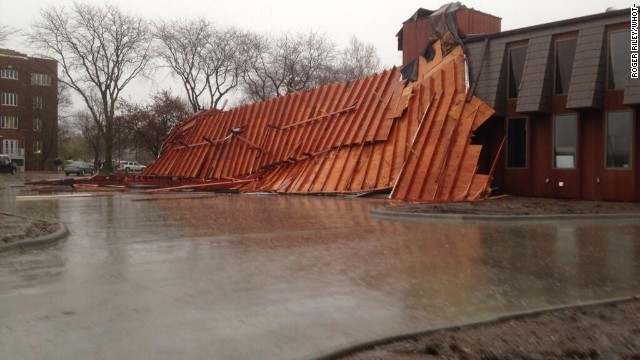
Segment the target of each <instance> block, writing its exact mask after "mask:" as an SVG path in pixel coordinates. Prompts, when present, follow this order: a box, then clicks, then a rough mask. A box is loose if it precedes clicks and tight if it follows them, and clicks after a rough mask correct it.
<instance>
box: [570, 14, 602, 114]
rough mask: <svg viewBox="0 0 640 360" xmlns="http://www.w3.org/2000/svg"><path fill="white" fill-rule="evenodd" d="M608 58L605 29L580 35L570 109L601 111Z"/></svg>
mask: <svg viewBox="0 0 640 360" xmlns="http://www.w3.org/2000/svg"><path fill="white" fill-rule="evenodd" d="M605 55H606V44H605V27H604V26H596V27H591V28H586V29H582V30H580V31H579V33H578V41H577V43H576V55H575V59H574V61H573V72H572V73H571V82H570V84H569V93H568V96H567V108H571V109H581V108H596V109H600V108H602V106H603V98H604V89H605V83H604V82H605V70H606V69H605V64H606V61H605V60H606V58H605Z"/></svg>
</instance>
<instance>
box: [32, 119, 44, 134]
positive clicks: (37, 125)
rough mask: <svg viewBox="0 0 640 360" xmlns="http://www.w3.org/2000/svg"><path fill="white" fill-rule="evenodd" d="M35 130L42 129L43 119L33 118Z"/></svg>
mask: <svg viewBox="0 0 640 360" xmlns="http://www.w3.org/2000/svg"><path fill="white" fill-rule="evenodd" d="M33 131H42V119H33Z"/></svg>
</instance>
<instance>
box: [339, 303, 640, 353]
mask: <svg viewBox="0 0 640 360" xmlns="http://www.w3.org/2000/svg"><path fill="white" fill-rule="evenodd" d="M343 359H352V360H356V359H358V360H363V359H466V360H517V359H519V360H538V359H540V360H547V359H571V360H576V359H620V360H640V300H637V299H636V300H631V301H625V302H618V303H610V304H605V305H592V306H583V307H576V308H571V309H565V310H558V311H552V312H546V313H543V314H538V315H532V316H524V317H519V318H513V319H510V320H504V321H500V322H496V323H490V324H484V325H473V326H467V327H460V328H457V329H453V330H443V331H437V332H433V333H430V334H427V335H423V336H418V337H415V338H412V339H409V340H405V341H399V342H395V343H391V344H388V345H381V346H377V347H375V348H373V349H370V350H368V351H364V352H360V353H357V354H354V355H351V356H349V357H345V358H343Z"/></svg>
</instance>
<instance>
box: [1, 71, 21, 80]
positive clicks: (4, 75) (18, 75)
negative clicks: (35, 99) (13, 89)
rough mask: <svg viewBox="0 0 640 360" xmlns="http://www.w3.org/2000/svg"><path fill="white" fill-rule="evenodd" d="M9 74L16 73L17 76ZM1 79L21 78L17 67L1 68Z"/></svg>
mask: <svg viewBox="0 0 640 360" xmlns="http://www.w3.org/2000/svg"><path fill="white" fill-rule="evenodd" d="M8 74H15V77H14V76H9V75H8ZM0 79H7V80H19V79H20V73H19V72H18V70H15V69H0Z"/></svg>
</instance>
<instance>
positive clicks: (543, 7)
mask: <svg viewBox="0 0 640 360" xmlns="http://www.w3.org/2000/svg"><path fill="white" fill-rule="evenodd" d="M0 1H2V3H1V4H0V23H2V24H7V25H11V26H13V27H15V28H18V29H24V30H26V29H28V27H29V24H30V23H31V22H32V21H33V20H35V19H36V18H38V16H39V14H40V9H41V8H42V7H47V6H50V5H52V4H70V3H71V2H72V0H0ZM83 2H86V3H93V4H98V5H101V4H104V3H105V1H103V0H85V1H83ZM109 2H110V3H113V4H116V5H117V6H119V7H120V8H122V9H124V10H128V11H131V12H134V13H137V14H138V15H141V16H143V17H145V18H147V19H149V20H152V19H158V18H164V19H174V18H191V17H198V16H205V17H207V18H208V19H210V20H212V21H214V22H216V23H219V24H223V25H234V26H237V27H240V28H244V29H251V30H254V31H258V32H263V33H273V34H278V33H280V32H283V31H290V32H298V31H304V32H306V31H309V30H314V31H320V32H321V33H325V34H327V35H328V36H329V37H330V38H331V39H333V40H334V41H335V42H336V44H338V45H339V46H341V47H342V46H344V45H345V44H347V42H348V40H349V38H350V37H351V36H356V37H357V38H358V39H360V40H361V41H364V42H367V43H371V44H373V45H375V46H376V48H377V50H378V54H379V55H380V58H381V60H382V64H383V65H385V67H391V66H393V65H399V63H400V62H401V61H402V57H401V55H400V52H398V51H397V40H396V37H395V35H396V33H397V32H398V30H399V29H400V28H401V26H402V22H403V21H405V20H406V19H408V18H409V17H410V16H411V15H412V14H413V13H414V12H415V11H416V10H417V9H418V8H420V7H422V8H426V9H430V10H435V9H437V8H438V7H440V5H442V4H444V3H445V2H434V1H425V0H422V1H420V0H394V1H390V0H316V1H306V0H270V1H264V0H263V1H260V0H231V1H229V0H226V1H220V0H111V1H109ZM461 2H462V4H463V5H466V6H467V7H470V8H474V9H476V10H479V11H482V12H485V13H489V14H492V15H495V16H498V17H500V18H502V30H510V29H515V28H520V27H525V26H530V25H537V24H541V23H546V22H551V21H556V20H562V19H567V18H572V17H578V16H583V15H590V14H595V13H599V12H603V11H605V9H606V8H608V7H614V8H617V9H623V8H628V7H630V6H631V5H632V2H630V1H625V0H605V1H604V2H603V1H601V0H583V1H573V0H569V1H561V0H537V1H536V0H511V1H505V0H484V1H481V0H469V1H461ZM5 46H6V47H9V48H12V49H14V50H17V51H21V52H25V53H27V54H30V53H31V52H30V51H29V49H27V48H24V46H22V45H21V42H20V41H19V39H14V40H13V41H11V42H9V43H8V44H5ZM153 87H156V86H153ZM136 97H137V96H136Z"/></svg>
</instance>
